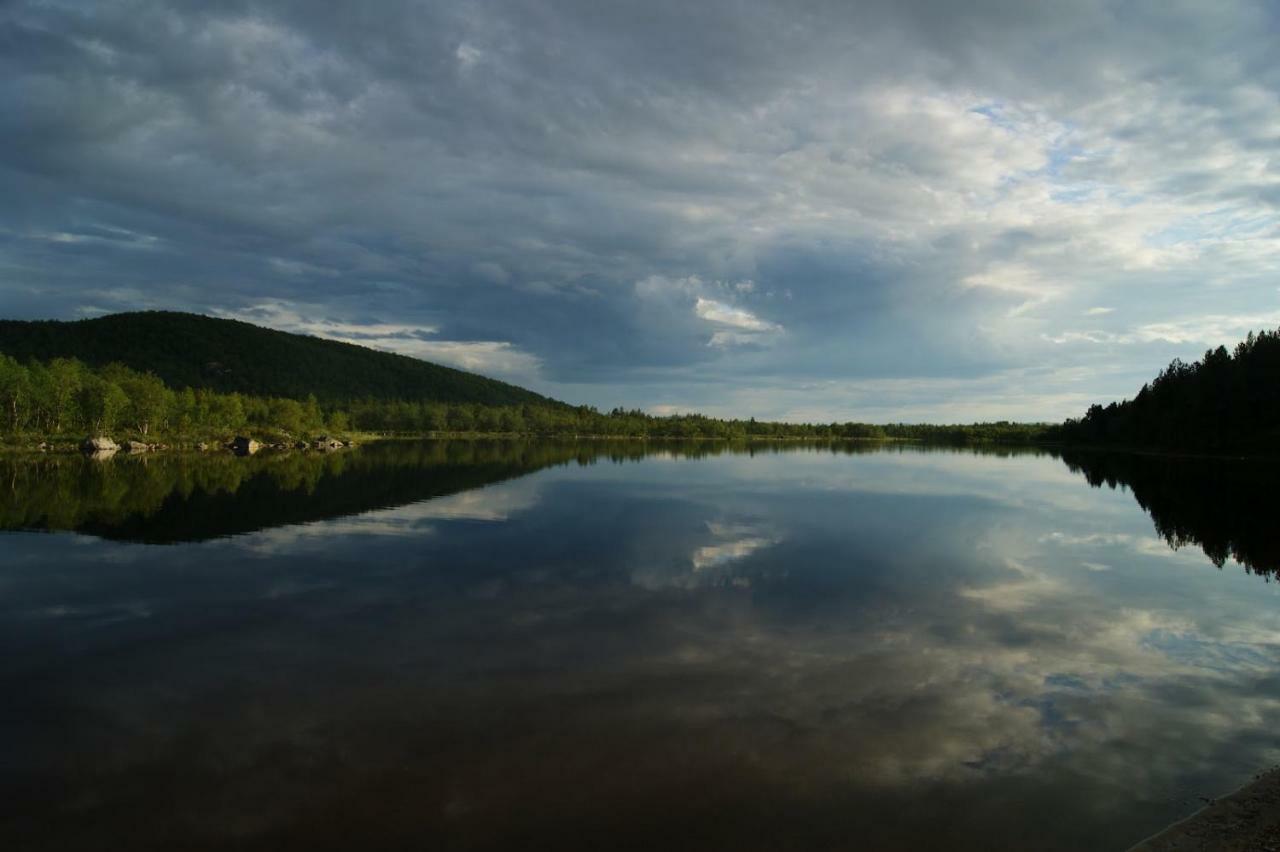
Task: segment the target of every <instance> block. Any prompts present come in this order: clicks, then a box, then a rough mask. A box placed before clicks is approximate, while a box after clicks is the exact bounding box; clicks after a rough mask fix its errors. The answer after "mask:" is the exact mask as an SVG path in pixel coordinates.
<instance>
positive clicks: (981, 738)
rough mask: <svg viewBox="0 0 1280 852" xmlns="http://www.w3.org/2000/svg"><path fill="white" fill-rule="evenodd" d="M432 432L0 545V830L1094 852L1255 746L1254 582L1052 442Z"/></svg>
mask: <svg viewBox="0 0 1280 852" xmlns="http://www.w3.org/2000/svg"><path fill="white" fill-rule="evenodd" d="M450 446H452V447H453V449H451V448H450ZM450 446H438V445H432V446H424V447H419V448H417V449H410V448H408V447H400V448H397V449H391V450H387V451H386V452H388V456H387V457H386V458H385V459H381V460H379V459H378V457H377V456H376V455H374V454H372V453H377V452H383V451H382V450H378V449H377V448H374V447H370V448H366V449H364V450H361V451H359V452H357V453H355V454H350V455H349V456H347V457H346V459H345V460H343V461H341V462H340V464H341V468H340V469H339V468H337V467H333V468H330V467H327V465H331V464H332V465H337V464H339V461H338V457H324V458H323V459H322V460H321V461H322V463H323V465H326V466H325V467H322V468H321V469H319V472H318V473H317V472H316V469H314V468H313V467H311V466H312V465H316V464H319V463H321V461H311V460H307V461H305V464H304V465H303V466H304V467H305V469H306V470H307V471H309V472H310V473H309V475H307V476H301V477H300V478H296V479H293V478H290V477H289V476H287V475H285V474H284V473H283V472H274V473H273V472H271V469H270V468H269V467H267V465H269V464H273V463H274V464H281V463H285V462H287V464H288V465H294V464H300V463H299V462H296V461H288V460H287V459H279V460H277V461H274V462H273V461H272V460H270V459H267V458H263V457H261V456H258V457H254V458H251V459H239V460H234V463H235V464H239V465H262V466H263V467H261V468H260V469H255V470H257V471H258V472H257V473H254V474H253V475H251V476H248V477H246V478H243V479H242V480H241V481H240V484H239V485H238V486H237V487H236V490H235V491H234V494H235V496H236V498H237V499H239V498H240V497H241V496H242V495H247V494H255V493H262V494H263V495H266V494H269V495H271V497H270V499H267V498H266V497H265V496H264V497H263V499H261V500H259V501H257V502H255V503H254V504H253V506H254V510H253V512H252V515H253V518H254V520H253V523H254V524H257V525H258V526H257V527H256V528H253V529H252V530H251V531H249V530H246V529H245V526H244V524H243V522H240V521H237V523H239V524H240V526H237V527H234V528H229V527H227V526H226V525H225V524H224V525H223V526H221V527H219V526H216V525H209V526H206V527H202V528H200V529H199V530H197V531H196V532H197V533H198V534H199V535H200V536H201V540H200V541H199V542H198V543H192V544H188V545H184V546H172V547H164V548H155V547H144V546H136V545H134V544H131V543H129V542H128V541H103V540H100V539H95V538H90V537H86V536H79V535H27V534H11V535H8V536H6V537H5V539H6V542H5V543H6V545H8V547H7V548H6V558H5V560H4V561H3V562H2V563H0V591H2V592H3V594H0V646H3V647H5V648H6V649H7V650H9V651H10V653H8V654H6V655H3V656H0V691H2V692H3V694H4V695H5V696H6V700H5V702H3V711H0V756H2V757H0V820H2V822H0V835H3V836H6V837H8V838H14V839H15V840H14V841H13V845H14V848H19V849H23V848H33V849H34V848H41V849H44V848H84V847H86V846H91V845H93V843H94V842H95V841H100V840H101V838H104V837H110V838H111V839H112V843H113V844H114V845H120V846H127V847H128V848H157V849H159V848H179V847H180V848H227V847H231V846H234V847H235V848H246V849H279V848H300V849H301V848H305V849H316V848H333V849H338V848H351V847H352V846H359V847H360V848H438V849H451V848H459V849H499V848H566V849H576V848H583V849H588V848H589V849H600V848H610V849H613V848H624V849H625V848H636V849H652V848H664V849H667V848H670V849H679V848H741V849H776V848H788V847H790V848H800V849H847V848H868V849H877V848H883V849H912V848H936V847H939V846H944V847H945V848H955V849H988V848H1036V849H1097V848H1115V849H1121V848H1124V847H1125V846H1127V845H1128V844H1129V843H1131V842H1133V841H1135V840H1137V839H1138V838H1140V837H1141V836H1143V835H1144V834H1146V833H1148V832H1149V831H1151V830H1154V829H1155V828H1157V827H1159V826H1160V825H1162V824H1164V823H1166V822H1168V821H1170V820H1172V819H1175V818H1177V817H1179V816H1182V815H1184V814H1185V813H1187V812H1189V811H1190V810H1194V809H1195V807H1196V806H1197V805H1198V804H1199V801H1198V799H1197V796H1199V795H1215V794H1217V793H1220V792H1222V791H1223V790H1225V789H1229V788H1230V787H1231V786H1234V785H1235V784H1237V783H1239V782H1240V781H1243V780H1245V779H1247V778H1248V777H1249V776H1250V774H1251V773H1252V772H1253V771H1255V770H1256V769H1258V768H1260V767H1262V766H1264V765H1266V764H1267V763H1269V762H1270V761H1272V760H1274V759H1276V758H1277V757H1280V752H1278V751H1277V745H1276V741H1275V738H1274V736H1273V731H1274V730H1275V728H1276V725H1277V723H1280V670H1278V669H1277V666H1276V663H1275V660H1276V658H1277V657H1276V651H1277V650H1278V649H1280V648H1278V643H1280V608H1277V605H1276V604H1277V601H1276V600H1275V599H1273V593H1274V592H1276V591H1277V589H1276V588H1275V587H1274V586H1266V585H1264V584H1261V583H1258V582H1257V581H1256V579H1255V578H1252V577H1248V576H1245V575H1244V573H1243V572H1224V573H1221V574H1220V573H1218V572H1216V571H1213V570H1207V571H1206V570H1203V569H1204V567H1205V565H1207V564H1209V562H1208V560H1207V559H1205V558H1204V557H1203V556H1201V555H1200V554H1199V553H1196V552H1194V550H1193V549H1183V550H1173V549H1170V548H1169V547H1167V546H1166V545H1165V543H1164V542H1163V541H1161V540H1160V539H1158V538H1156V537H1155V536H1153V535H1152V533H1151V521H1150V519H1149V518H1148V517H1147V516H1146V514H1145V513H1144V512H1143V511H1142V510H1141V509H1139V508H1138V506H1137V505H1135V504H1134V501H1133V499H1132V498H1131V497H1130V495H1128V494H1126V493H1123V492H1121V491H1113V490H1111V489H1094V488H1091V487H1090V486H1089V484H1087V483H1086V482H1085V481H1084V479H1082V478H1081V477H1080V476H1079V475H1078V473H1073V472H1071V471H1070V470H1069V469H1068V468H1067V466H1065V465H1063V463H1062V461H1060V460H1059V459H1057V458H1055V457H1053V456H1049V455H1037V454H1019V453H1013V454H1002V455H996V456H993V455H985V454H976V453H967V452H965V453H952V452H947V453H920V452H915V451H910V450H896V449H895V450H894V451H891V452H872V453H863V452H859V453H856V454H848V455H846V454H844V453H836V454H833V453H831V452H829V451H827V450H818V451H812V450H811V451H805V452H793V451H778V452H774V451H772V450H767V451H762V450H761V449H760V448H756V451H755V452H754V454H751V453H747V452H741V453H735V452H722V453H719V454H710V455H706V456H705V457H703V458H701V459H700V460H698V461H697V462H696V463H693V462H692V461H689V460H688V459H689V457H690V456H692V455H697V454H698V450H697V449H694V448H691V449H690V452H689V453H685V452H684V450H683V448H681V447H677V446H669V447H665V448H663V449H662V451H661V453H659V454H657V455H651V456H648V457H647V458H644V457H643V453H637V452H633V451H632V450H635V449H638V447H637V445H630V447H631V449H624V448H615V449H610V448H601V447H590V448H588V449H586V450H583V449H581V448H576V447H568V446H548V445H528V444H525V445H518V444H512V445H488V446H483V447H481V446H479V445H463V446H462V447H461V448H459V447H458V445H450ZM599 449H605V452H604V453H603V454H598V453H597V450H599ZM371 451H372V453H371ZM405 453H408V454H407V455H405ZM413 453H421V455H419V456H414V455H413ZM450 453H464V454H466V453H469V454H472V455H470V456H467V458H468V461H467V462H466V463H461V462H458V461H457V459H458V458H459V456H456V455H455V456H451V455H450ZM451 459H452V461H451ZM593 459H613V460H616V461H619V462H622V461H627V462H630V461H635V460H637V459H640V460H643V461H644V463H641V464H632V463H627V464H602V463H596V464H592V463H591V462H592V460H593ZM158 460H159V459H155V460H152V463H153V464H154V462H155V461H158ZM123 461H127V460H123ZM118 463H119V462H115V461H113V462H111V464H118ZM177 463H178V462H177V461H176V460H175V462H174V464H177ZM183 463H184V464H186V463H187V462H183ZM1073 463H1074V461H1073ZM468 469H471V470H472V473H470V474H465V475H471V476H474V477H475V478H474V479H472V480H471V481H470V484H466V483H464V481H463V479H462V478H461V477H463V476H464V473H465V471H466V470H468ZM132 470H133V469H129V471H130V473H129V475H131V476H140V475H141V474H137V473H134V472H132ZM281 471H283V469H281ZM531 471H537V473H531V474H530V475H527V476H526V475H521V474H525V473H530V472H531ZM82 475H86V476H98V475H99V474H98V473H94V472H90V473H88V474H82ZM152 475H154V474H152ZM169 475H170V474H166V476H169ZM210 475H212V474H210ZM223 476H224V477H228V476H229V475H228V474H223ZM254 477H261V479H257V480H255V478H254ZM179 479H180V480H181V477H179ZM330 480H331V481H332V483H333V484H332V485H326V484H325V482H326V481H330ZM384 480H385V481H384ZM74 481H76V482H79V481H80V480H78V479H77V480H74ZM95 481H96V480H95ZM130 481H132V480H130ZM186 481H197V480H196V474H194V473H192V474H189V475H188V476H187V480H186ZM210 481H217V480H210ZM227 481H230V480H229V479H228V480H227ZM1100 481H1102V480H1100ZM255 482H256V483H257V484H254V483H255ZM481 485H482V486H483V487H476V486H481ZM286 486H288V487H286ZM210 487H212V486H210ZM205 488H206V486H205V485H201V484H197V485H194V486H192V487H191V488H190V489H189V490H184V489H182V488H177V489H171V490H169V491H168V492H167V493H166V494H164V495H161V499H159V501H158V502H155V501H151V502H147V503H145V504H143V503H140V504H138V505H144V506H151V507H154V508H152V509H147V510H145V511H150V512H151V514H150V515H149V516H146V517H148V518H150V519H157V518H165V517H166V515H165V513H166V511H170V510H168V509H166V508H165V507H166V506H169V505H171V503H172V501H181V500H190V499H192V498H193V497H194V496H195V495H196V494H198V493H201V492H203V491H204V490H205ZM1144 488H1145V486H1144ZM246 489H248V490H246ZM259 489H262V491H261V492H259ZM415 489H426V490H415ZM432 489H434V492H433V491H432ZM108 490H109V489H108ZM159 490H160V489H157V492H158V491H159ZM1134 490H1135V494H1137V488H1136V487H1135V489H1134ZM87 493H89V494H93V493H97V492H87ZM213 493H218V494H230V493H232V492H230V491H228V490H226V489H223V490H222V491H215V492H213ZM432 493H437V494H439V495H441V496H437V497H431V494H432ZM309 494H311V495H315V494H318V495H321V496H322V497H323V498H324V499H323V500H322V501H321V502H320V503H319V504H317V505H320V506H323V507H324V512H326V513H329V514H318V513H316V512H315V511H313V509H308V510H306V512H305V513H304V514H302V515H301V516H299V517H302V518H303V519H306V520H308V521H309V522H307V523H297V522H294V521H288V522H286V521H283V520H279V519H281V518H283V517H284V516H283V515H277V514H273V512H275V511H277V510H276V509H273V508H271V506H270V505H269V504H270V503H271V502H272V501H276V502H279V501H281V500H282V499H283V498H284V497H289V498H290V499H291V500H294V501H295V502H299V503H305V502H307V500H308V497H307V495H309ZM347 494H349V495H351V496H350V497H349V501H348V502H346V503H342V504H340V505H339V504H337V503H335V502H334V501H337V500H338V499H339V497H342V499H348V497H347V496H345V495H347ZM428 497H431V499H426V498H428ZM79 499H81V500H82V503H83V505H98V504H95V503H93V501H92V500H90V499H89V498H88V497H81V498H79ZM104 499H105V498H104ZM201 499H203V498H201ZM1140 499H1147V498H1146V497H1145V490H1144V492H1143V496H1140ZM178 505H180V506H190V505H192V504H190V503H179V504H178ZM1147 505H1149V504H1147ZM335 507H336V508H335ZM356 507H360V508H356ZM142 511H144V509H134V510H133V512H132V514H130V515H127V516H125V517H124V518H123V519H120V518H116V517H113V516H109V515H106V514H104V513H103V512H102V511H101V510H99V509H94V510H93V511H90V512H87V513H76V514H69V515H67V516H66V519H67V520H68V522H69V523H70V522H74V523H76V524H79V525H80V526H79V527H78V528H80V529H88V527H86V526H84V524H86V523H93V524H99V525H100V526H99V528H98V529H99V531H100V534H109V535H117V536H118V537H120V538H129V539H130V540H131V541H139V540H144V539H143V537H142V536H141V535H138V534H137V533H136V532H135V531H136V529H138V527H134V526H129V524H140V525H141V526H143V527H145V526H146V524H142V522H140V521H135V520H130V518H131V517H134V516H136V515H137V514H138V513H139V512H142ZM47 514H48V513H47V512H46V513H44V514H42V515H39V517H45V516H47ZM215 514H216V517H217V518H218V519H219V520H221V519H223V518H224V517H230V513H215ZM24 517H27V516H24ZM104 518H105V520H104ZM117 521H119V522H121V523H124V524H125V525H124V526H120V525H119V524H117V525H116V526H112V523H115V522H117ZM267 521H272V522H276V525H272V524H269V523H266V522H267ZM42 523H43V525H44V526H46V527H48V526H53V525H52V524H49V523H47V522H42ZM1158 523H1159V522H1158ZM173 528H174V529H178V530H179V531H182V530H181V528H179V527H173ZM126 529H127V530H129V531H130V532H129V534H128V535H127V536H126V535H123V534H121V532H120V531H121V530H126ZM214 530H223V531H224V532H225V531H230V532H239V533H240V534H238V535H236V536H235V537H233V538H209V535H211V534H213V532H212V531H214ZM242 530H244V531H242ZM1200 534H1203V535H1207V533H1203V532H1201V533H1200ZM167 540H171V541H172V540H174V535H170V536H169V537H168V539H167ZM1197 540H1198V541H1199V540H1205V539H1197Z"/></svg>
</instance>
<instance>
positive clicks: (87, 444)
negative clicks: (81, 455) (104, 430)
mask: <svg viewBox="0 0 1280 852" xmlns="http://www.w3.org/2000/svg"><path fill="white" fill-rule="evenodd" d="M118 449H120V446H119V445H118V444H117V443H116V442H115V441H113V440H111V439H110V438H108V437H107V436H106V435H96V436H95V435H91V436H89V437H88V438H85V439H84V440H83V441H81V442H80V450H81V452H85V453H104V452H109V453H114V452H115V451H116V450H118Z"/></svg>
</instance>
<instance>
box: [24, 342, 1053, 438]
mask: <svg viewBox="0 0 1280 852" xmlns="http://www.w3.org/2000/svg"><path fill="white" fill-rule="evenodd" d="M1045 429H1046V427H1045V426H1041V425H1034V424H1033V425H1028V424H1018V423H1007V422H1001V423H983V424H973V425H967V426H929V425H915V424H891V425H872V424H866V423H816V424H815V423H778V422H767V421H758V420H754V419H751V420H722V419H718V418H714V417H705V416H702V415H699V414H681V415H672V416H666V417H655V416H653V415H650V414H646V413H644V412H642V411H637V410H630V411H628V410H624V409H620V408H619V409H614V410H613V411H610V412H607V413H606V412H600V411H597V410H596V409H594V408H591V407H588V406H578V407H576V408H575V407H569V406H565V405H563V404H559V403H552V404H547V405H539V404H527V403H526V404H520V405H498V406H492V405H477V404H473V403H465V402H463V403H445V402H435V401H408V400H385V399H373V398H368V399H357V400H351V401H349V402H345V403H332V402H326V403H321V402H319V401H317V399H316V397H315V396H308V397H307V398H306V399H291V398H288V397H263V396H251V395H247V394H240V393H219V392H216V391H212V390H207V389H191V388H184V389H182V390H174V389H172V388H170V387H168V386H166V385H165V383H164V382H163V381H161V380H160V379H159V378H157V377H156V376H155V375H152V374H151V373H145V372H139V371H137V370H133V369H130V368H129V367H125V366H122V365H120V364H109V365H107V366H105V367H99V368H94V367H89V366H87V365H86V364H84V363H82V362H80V361H78V360H76V359H74V358H55V359H53V360H52V361H49V362H47V363H46V362H40V361H30V362H27V363H25V364H24V363H20V362H18V361H17V360H16V359H14V358H10V357H8V356H5V355H0V431H3V432H4V433H6V434H8V435H10V436H17V437H22V436H32V437H41V438H58V437H76V436H79V437H83V436H84V435H86V434H112V435H115V436H117V437H128V436H139V437H142V438H146V439H148V440H155V439H156V438H157V437H159V438H165V439H170V440H175V441H194V440H202V439H206V438H213V437H219V438H220V437H227V436H230V435H232V434H237V433H249V434H253V435H256V436H262V437H295V438H296V437H307V436H313V435H316V434H319V433H321V432H330V433H337V434H341V433H347V432H352V431H356V432H364V433H378V434H385V435H422V434H432V433H486V434H509V435H561V436H564V435H589V436H600V437H628V438H635V437H645V438H713V439H728V440H741V439H753V438H775V439H776V438H798V439H827V440H830V439H867V440H888V439H893V440H919V441H929V442H936V443H949V444H969V443H1011V444H1012V443H1027V442H1030V441H1034V440H1037V439H1038V438H1040V437H1042V435H1043V433H1044V432H1045Z"/></svg>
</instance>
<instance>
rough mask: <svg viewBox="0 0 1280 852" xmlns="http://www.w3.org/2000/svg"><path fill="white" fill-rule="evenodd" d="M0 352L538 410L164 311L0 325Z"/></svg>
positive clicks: (427, 375)
mask: <svg viewBox="0 0 1280 852" xmlns="http://www.w3.org/2000/svg"><path fill="white" fill-rule="evenodd" d="M0 353H3V354H5V355H9V356H11V357H13V358H16V359H18V360H19V361H26V360H27V359H29V358H36V359H39V360H42V361H47V360H49V359H51V358H59V357H67V358H78V359H80V360H81V361H84V362H86V363H88V364H90V365H94V366H101V365H104V364H108V363H111V362H119V363H121V364H124V365H126V366H129V367H132V368H133V369H135V370H140V371H151V372H153V373H155V374H156V375H157V376H159V377H160V378H161V379H163V380H164V382H165V383H166V384H167V385H169V386H170V387H175V388H185V387H191V388H211V389H213V390H217V391H222V392H224V393H230V392H233V391H235V392H239V393H245V394H253V395H256V396H281V397H292V398H295V399H303V398H305V397H306V396H307V395H308V394H315V395H316V397H317V398H318V399H320V400H321V401H322V402H333V401H339V400H351V399H363V398H366V397H375V398H379V399H406V400H427V399H429V400H437V401H441V402H470V403H480V404H484V405H522V404H539V403H543V404H545V403H548V402H550V400H548V399H547V398H546V397H544V396H541V395H540V394H536V393H534V392H533V391H529V390H525V389H524V388H521V387H517V386H515V385H511V384H507V383H506V382H499V381H496V380H494V379H489V378H485V377H484V376H478V375H476V374H474V373H467V372H464V371H462V370H455V369H452V368H450V367H442V366H440V365H438V364H431V363H429V362H426V361H421V360H418V359H417V358H409V357H406V356H404V355H394V354H391V353H388V352H378V351H375V350H373V349H368V348H366V347H363V346H354V345H352V344H349V343H339V342H337V341H332V340H321V339H319V338H316V337H308V336H306V335H302V334H289V333H287V332H283V331H275V330H273V329H269V328H262V327H260V326H256V325H251V324H250V323H246V322H239V321H237V320H229V319H215V318H213V317H206V316H199V315H197V314H186V313H174V312H168V311H146V312H139V313H123V314H112V315H110V316H104V317H98V318H96V319H86V320H76V321H71V322H60V321H55V320H45V321H37V322H23V321H19V320H0Z"/></svg>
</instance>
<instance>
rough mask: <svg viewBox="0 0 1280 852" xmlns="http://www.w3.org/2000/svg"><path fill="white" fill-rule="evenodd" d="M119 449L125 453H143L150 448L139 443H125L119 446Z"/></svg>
mask: <svg viewBox="0 0 1280 852" xmlns="http://www.w3.org/2000/svg"><path fill="white" fill-rule="evenodd" d="M120 449H122V450H124V451H125V452H126V453H145V452H146V451H147V450H149V449H151V447H150V446H148V445H147V444H144V443H142V442H141V441H125V442H124V443H123V444H121V445H120Z"/></svg>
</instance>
